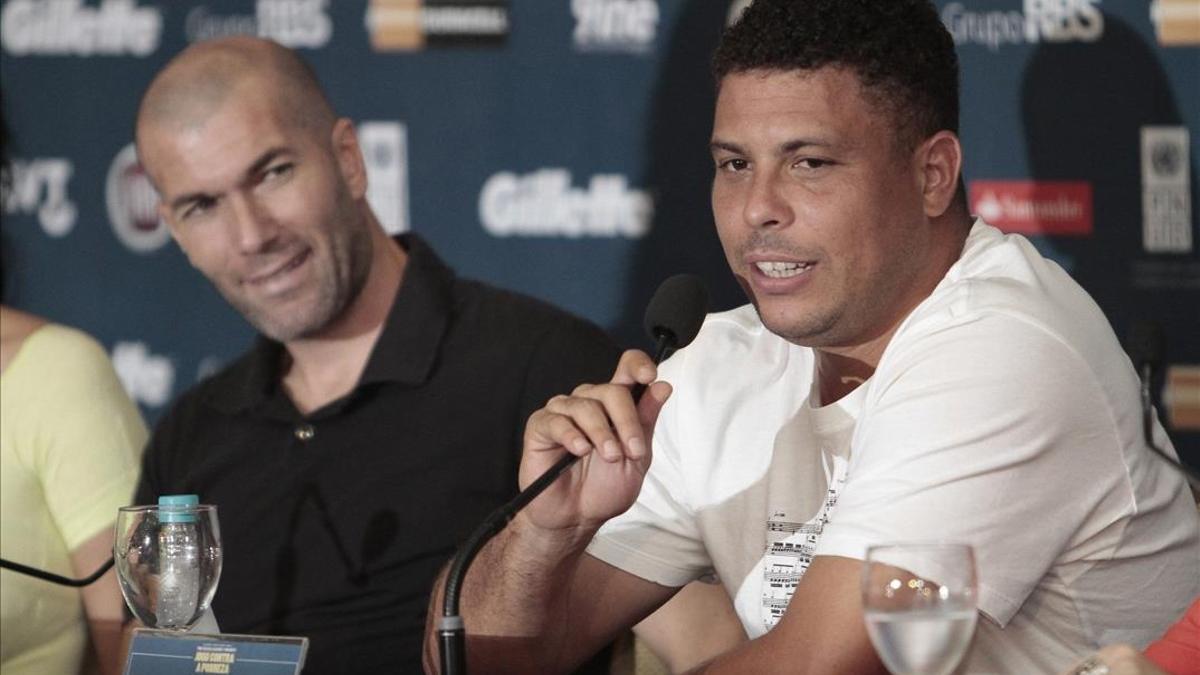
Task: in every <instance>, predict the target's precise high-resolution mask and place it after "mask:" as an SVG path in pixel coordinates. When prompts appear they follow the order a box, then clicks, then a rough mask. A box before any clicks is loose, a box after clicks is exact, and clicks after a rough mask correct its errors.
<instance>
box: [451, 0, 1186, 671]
mask: <svg viewBox="0 0 1200 675" xmlns="http://www.w3.org/2000/svg"><path fill="white" fill-rule="evenodd" d="M714 71H715V74H716V77H717V82H718V87H719V92H718V98H717V105H716V113H715V118H714V124H713V134H712V142H711V148H712V155H713V159H714V164H715V167H716V174H715V177H714V180H713V189H712V202H713V213H714V216H715V220H716V224H717V229H718V233H719V234H720V237H721V241H722V244H723V246H724V248H725V251H726V255H727V258H728V262H729V265H730V267H731V268H732V271H733V273H734V275H735V276H736V277H737V279H738V280H739V282H741V284H742V285H743V287H744V288H745V289H746V292H747V294H748V295H749V297H750V299H751V301H752V306H746V307H743V308H740V309H737V310H733V311H731V312H726V313H723V314H716V315H712V316H710V317H708V320H707V321H706V323H705V325H704V327H703V329H702V330H701V332H700V334H699V336H698V337H697V339H696V341H695V342H694V343H693V344H692V345H691V346H689V347H687V348H686V349H684V350H682V351H681V352H680V353H679V354H677V355H676V356H675V357H673V358H672V359H670V360H669V361H668V362H666V363H665V364H663V366H662V368H661V370H659V371H658V372H656V370H655V368H654V367H653V364H652V363H651V362H650V360H649V358H648V357H646V356H645V355H644V354H641V353H636V352H631V353H627V354H626V357H625V358H624V359H623V361H622V364H621V366H620V367H619V368H618V371H617V373H616V375H615V376H614V378H613V382H612V383H609V384H607V385H595V386H584V387H581V388H579V389H577V390H576V391H575V393H574V394H573V395H572V396H569V397H558V398H556V399H553V400H551V401H550V402H549V403H548V404H547V406H546V407H545V408H544V409H543V410H541V411H539V412H537V413H535V414H534V415H533V417H532V418H531V419H530V422H529V425H528V427H527V429H526V435H525V454H524V458H523V461H522V469H521V482H522V485H527V484H528V483H529V482H531V481H532V480H533V479H534V478H535V477H536V476H538V475H540V474H541V473H542V472H543V471H544V470H545V469H546V468H547V467H549V466H550V465H551V464H553V463H554V462H556V461H557V460H558V459H559V458H560V457H561V456H562V455H563V453H564V452H568V451H569V452H572V453H574V454H577V455H581V456H582V459H581V460H580V461H579V462H578V463H577V464H576V465H575V466H574V467H573V468H572V469H571V471H570V472H569V473H568V475H566V476H564V477H563V478H562V479H560V480H559V481H558V482H557V483H556V484H555V485H553V486H552V487H551V488H550V489H549V490H547V492H546V493H545V494H543V495H542V496H541V497H539V498H538V499H536V500H535V501H534V502H533V503H532V504H531V505H530V507H529V508H528V509H527V510H526V511H524V512H523V513H522V514H521V515H519V516H518V517H517V518H516V519H515V520H514V522H513V524H512V525H511V526H510V527H509V529H508V530H506V531H505V532H504V533H502V534H501V535H500V536H499V537H497V539H496V540H495V541H493V542H492V543H491V544H489V546H488V547H487V548H485V549H484V551H483V552H482V553H481V555H480V558H479V559H478V560H476V562H475V564H474V566H473V567H472V573H471V574H470V575H469V576H468V578H467V582H466V584H465V586H464V592H463V599H462V607H463V617H464V620H465V622H466V627H467V630H468V633H469V642H468V652H469V657H470V665H471V669H472V671H473V672H487V671H490V670H496V671H503V672H514V671H519V672H556V671H562V670H564V669H568V668H569V667H570V666H571V665H572V664H574V663H577V662H579V661H580V660H581V659H583V658H585V657H586V656H587V655H588V654H589V653H590V652H591V651H592V650H594V649H595V648H596V647H597V646H599V645H601V644H603V643H604V641H605V640H607V639H610V638H611V637H612V636H613V635H614V634H615V633H616V632H618V631H619V630H621V629H623V628H625V627H627V626H629V625H631V624H633V623H635V622H637V621H638V620H640V619H641V618H642V617H644V616H646V615H647V614H649V613H650V612H652V611H653V610H654V609H655V608H657V607H658V606H660V605H661V604H663V603H664V602H666V601H667V600H668V599H669V598H670V597H671V596H672V595H673V594H674V593H675V591H676V590H678V588H679V587H680V586H682V585H684V584H686V583H687V582H689V581H692V580H694V579H698V578H705V577H713V576H715V577H717V578H719V579H720V582H721V583H722V584H723V585H724V586H725V588H726V590H727V591H728V592H729V594H730V596H731V598H733V601H734V605H735V608H736V610H737V613H738V616H739V617H740V619H741V621H742V624H743V626H744V627H745V629H746V632H747V634H748V635H749V637H750V638H752V639H751V640H749V641H748V642H746V643H744V644H742V645H741V646H739V647H737V648H735V649H733V650H731V651H729V652H727V653H725V654H723V655H721V656H719V657H717V658H716V659H715V660H713V661H712V662H711V663H709V664H708V665H707V666H705V669H704V672H714V673H724V672H729V673H750V672H753V673H763V672H775V671H778V672H813V673H860V672H866V673H869V672H885V671H884V670H883V668H882V665H881V664H880V662H879V660H878V657H877V656H876V654H875V651H874V650H873V648H872V646H871V644H870V641H869V639H868V637H867V634H866V630H865V628H864V625H863V610H862V603H861V600H860V591H859V578H860V573H861V568H862V562H861V561H862V559H863V557H864V555H865V551H866V548H867V547H868V546H870V545H872V544H875V543H882V542H888V541H897V540H900V541H908V540H931V539H940V540H948V541H959V542H964V543H969V544H971V545H973V546H974V547H975V550H976V556H977V563H978V570H979V595H978V604H979V611H980V621H979V624H978V629H977V631H976V634H975V638H974V641H973V643H972V645H971V647H970V649H969V652H968V654H967V656H966V658H965V659H964V662H963V663H964V665H963V669H964V670H965V671H967V672H980V673H1037V672H1053V671H1057V670H1059V669H1061V668H1063V667H1065V666H1067V665H1068V664H1070V663H1071V662H1073V661H1074V660H1075V659H1076V658H1077V657H1078V656H1081V655H1083V654H1086V653H1088V652H1090V651H1092V650H1094V649H1095V648H1096V646H1098V645H1100V644H1106V643H1110V642H1117V641H1123V642H1132V643H1134V644H1145V643H1146V642H1148V641H1149V640H1150V639H1151V638H1153V637H1154V636H1155V635H1157V634H1158V633H1159V632H1161V631H1162V630H1163V629H1164V628H1165V627H1166V626H1167V625H1168V624H1169V623H1171V621H1172V620H1174V619H1175V618H1177V617H1178V615H1179V614H1181V613H1182V612H1183V610H1184V609H1185V608H1186V607H1187V605H1188V603H1189V601H1190V599H1191V598H1192V597H1194V596H1195V595H1196V594H1197V593H1200V573H1198V570H1200V529H1198V522H1197V517H1196V512H1195V507H1194V505H1193V504H1192V503H1191V499H1190V494H1189V492H1188V490H1187V488H1186V485H1185V484H1184V482H1183V480H1182V479H1181V478H1180V477H1179V476H1178V475H1177V474H1176V473H1175V472H1174V471H1173V470H1172V469H1171V468H1170V467H1168V466H1166V465H1165V463H1163V462H1162V461H1161V460H1159V459H1158V458H1156V457H1154V456H1152V455H1151V454H1150V452H1149V450H1148V449H1147V448H1146V447H1145V444H1144V441H1143V440H1142V429H1141V426H1140V424H1141V420H1140V411H1139V402H1138V396H1137V392H1138V387H1137V377H1136V374H1135V373H1134V370H1133V368H1132V366H1131V364H1130V362H1129V360H1128V358H1127V357H1125V355H1124V354H1123V353H1122V351H1121V349H1120V346H1119V344H1118V343H1117V340H1116V338H1115V337H1114V336H1113V333H1112V330H1111V328H1110V327H1109V325H1108V323H1107V321H1106V320H1105V318H1104V316H1103V314H1102V313H1101V312H1100V310H1099V308H1098V307H1097V306H1096V305H1095V303H1094V302H1093V301H1092V300H1091V299H1090V298H1089V297H1088V296H1087V294H1086V293H1085V292H1084V291H1083V290H1082V289H1081V288H1080V287H1079V286H1078V285H1077V284H1075V283H1074V282H1073V281H1072V280H1071V278H1070V277H1069V276H1068V275H1067V274H1066V273H1065V272H1063V270H1062V269H1061V268H1059V267H1058V266H1057V265H1055V264H1054V263H1052V262H1050V261H1047V260H1045V259H1043V258H1042V257H1041V256H1040V255H1039V254H1038V253H1037V252H1036V251H1035V250H1034V249H1033V248H1032V247H1031V246H1030V245H1029V243H1028V242H1027V241H1025V240H1024V239H1022V238H1020V237H1014V236H1005V235H1003V234H1001V233H1000V232H999V231H997V230H996V229H994V228H992V227H991V226H989V225H987V224H986V223H984V222H982V221H979V220H975V219H973V218H972V217H971V216H970V215H969V212H968V210H967V206H966V199H965V196H964V193H963V189H962V186H961V181H960V173H961V168H962V150H961V147H960V145H959V141H958V138H957V124H958V120H957V117H958V85H957V77H958V73H957V60H956V57H955V54H954V45H953V41H952V39H951V37H950V36H949V34H948V33H947V32H946V30H945V28H944V27H943V26H942V24H941V22H940V20H939V18H938V14H937V11H936V9H935V8H934V7H933V6H932V4H930V3H929V2H928V1H927V0H891V1H889V2H886V3H882V2H876V1H873V0H872V1H868V0H855V1H851V0H757V2H755V3H754V4H752V5H751V6H750V8H749V9H748V10H746V12H745V13H744V14H743V16H742V19H741V20H740V21H739V23H738V24H736V25H735V26H734V27H732V28H731V29H729V30H728V31H727V32H726V34H725V36H724V38H723V39H722V43H721V46H720V47H719V48H718V51H717V55H716V59H715V61H714ZM658 376H661V378H662V380H661V381H657V382H654V380H655V378H656V377H658ZM635 381H636V382H642V383H651V382H653V384H651V385H650V387H649V388H648V389H647V394H646V395H645V396H644V397H643V398H642V400H641V401H640V402H639V403H637V404H635V403H634V401H633V400H632V398H631V396H630V393H629V386H630V385H632V384H633V383H634V382H635ZM668 383H669V384H668ZM672 391H673V392H674V393H673V394H672ZM668 396H670V398H671V400H670V402H669V403H667V404H666V405H665V406H664V402H666V400H667V398H668ZM1154 431H1155V433H1156V434H1157V441H1158V442H1159V444H1161V445H1166V446H1168V447H1169V442H1168V440H1167V439H1166V437H1165V434H1164V433H1163V431H1162V429H1161V428H1160V427H1157V426H1156V428H1155V430H1154ZM651 438H652V439H653V443H652V444H651V443H650V442H649V440H650V439H651ZM651 445H652V448H653V456H654V457H653V463H651V461H650V458H651ZM597 533H598V534H597ZM439 595H440V592H439V593H435V604H434V608H435V610H436V609H438V608H440V604H438V603H439V602H440V600H439ZM432 614H434V615H436V611H435V612H433V613H432ZM435 649H436V647H435V644H434V643H433V641H432V639H431V640H429V641H427V665H429V666H431V667H432V666H433V664H434V663H435V662H436V659H435V658H434V655H435V653H436V652H435Z"/></svg>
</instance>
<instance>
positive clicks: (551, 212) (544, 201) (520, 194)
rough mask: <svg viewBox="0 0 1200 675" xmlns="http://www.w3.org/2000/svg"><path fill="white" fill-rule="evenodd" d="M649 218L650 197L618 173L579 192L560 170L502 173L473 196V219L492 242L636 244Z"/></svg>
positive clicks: (601, 177)
mask: <svg viewBox="0 0 1200 675" xmlns="http://www.w3.org/2000/svg"><path fill="white" fill-rule="evenodd" d="M653 216H654V202H653V200H652V199H651V197H650V195H649V194H648V193H647V192H645V191H643V190H635V189H631V188H630V187H629V185H628V182H627V181H626V179H625V176H622V175H620V174H597V175H595V176H592V178H591V180H590V181H589V182H588V186H587V187H586V188H580V187H573V186H572V185H571V173H570V172H569V171H567V170H566V169H558V168H555V169H541V170H539V171H535V172H533V173H530V174H526V175H524V176H519V175H517V174H515V173H511V172H508V171H504V172H501V173H497V174H495V175H493V176H492V177H491V178H489V179H487V182H485V183H484V184H483V190H482V192H481V193H480V195H479V219H480V220H481V221H482V222H483V227H484V229H485V230H487V231H488V232H489V233H490V234H492V235H494V236H497V237H513V236H517V237H570V238H577V237H626V238H629V239H638V238H640V237H643V236H645V235H646V233H647V232H649V231H650V221H651V218H652V217H653Z"/></svg>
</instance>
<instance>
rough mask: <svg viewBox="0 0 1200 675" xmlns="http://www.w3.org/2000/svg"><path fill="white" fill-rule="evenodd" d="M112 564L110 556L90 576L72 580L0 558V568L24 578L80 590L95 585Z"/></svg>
mask: <svg viewBox="0 0 1200 675" xmlns="http://www.w3.org/2000/svg"><path fill="white" fill-rule="evenodd" d="M113 562H114V561H113V558H112V556H109V558H108V561H107V562H105V563H104V564H103V565H101V566H100V569H98V570H96V571H95V572H92V573H91V574H90V575H88V576H86V577H84V578H82V579H72V578H70V577H64V576H61V575H58V574H55V573H53V572H47V571H45V570H39V569H38V568H36V567H30V566H28V565H22V564H21V563H17V562H12V561H11V560H5V559H4V558H0V568H4V569H6V570H12V571H14V572H16V573H18V574H24V575H26V576H31V577H34V578H36V579H41V580H42V581H49V582H50V583H52V584H58V585H59V586H73V587H75V588H82V587H83V586H87V585H88V584H94V583H96V581H97V580H98V579H99V578H100V577H102V576H104V573H105V572H107V571H109V570H110V569H112V566H113Z"/></svg>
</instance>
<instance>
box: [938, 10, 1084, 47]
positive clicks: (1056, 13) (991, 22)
mask: <svg viewBox="0 0 1200 675" xmlns="http://www.w3.org/2000/svg"><path fill="white" fill-rule="evenodd" d="M1099 4H1100V0H1024V4H1023V6H1022V9H1020V10H1017V9H1012V10H980V9H973V8H972V7H971V3H964V2H951V3H948V4H946V6H945V7H944V8H943V9H942V23H944V24H945V25H946V29H947V30H948V31H950V34H951V35H952V36H954V42H955V44H957V45H960V46H962V45H980V46H984V47H987V48H988V49H991V50H993V51H995V50H998V49H999V48H1001V47H1004V46H1006V45H1020V44H1037V43H1039V42H1095V41H1096V40H1099V39H1100V38H1101V37H1102V36H1103V35H1104V14H1103V13H1102V12H1101V11H1100V8H1099V7H1097V5H1099Z"/></svg>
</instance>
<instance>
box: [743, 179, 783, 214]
mask: <svg viewBox="0 0 1200 675" xmlns="http://www.w3.org/2000/svg"><path fill="white" fill-rule="evenodd" d="M780 180H781V179H780V177H779V176H778V175H776V174H775V173H773V172H763V173H758V174H756V175H755V176H754V178H753V180H752V181H751V183H750V191H749V193H748V194H747V195H746V204H745V207H744V209H743V217H744V218H745V221H746V224H747V225H749V226H751V227H755V228H758V227H786V226H787V225H790V224H791V222H792V208H791V205H790V204H789V203H788V201H787V200H786V199H785V198H784V197H783V194H782V191H781V188H782V186H781V185H780Z"/></svg>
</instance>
